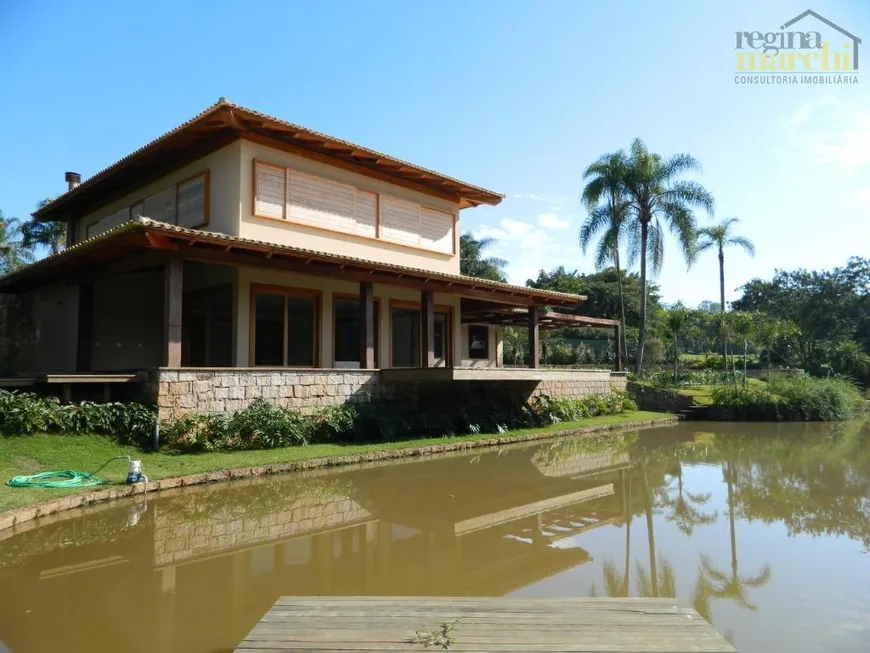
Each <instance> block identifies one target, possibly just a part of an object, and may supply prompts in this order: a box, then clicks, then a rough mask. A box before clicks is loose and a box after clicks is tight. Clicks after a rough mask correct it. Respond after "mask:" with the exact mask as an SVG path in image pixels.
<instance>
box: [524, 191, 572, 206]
mask: <svg viewBox="0 0 870 653" xmlns="http://www.w3.org/2000/svg"><path fill="white" fill-rule="evenodd" d="M513 197H514V199H518V200H531V201H532V202H541V203H543V204H550V205H552V206H562V205H563V204H565V202H567V201H568V198H567V197H565V196H564V195H548V194H546V193H515V194H514V195H513Z"/></svg>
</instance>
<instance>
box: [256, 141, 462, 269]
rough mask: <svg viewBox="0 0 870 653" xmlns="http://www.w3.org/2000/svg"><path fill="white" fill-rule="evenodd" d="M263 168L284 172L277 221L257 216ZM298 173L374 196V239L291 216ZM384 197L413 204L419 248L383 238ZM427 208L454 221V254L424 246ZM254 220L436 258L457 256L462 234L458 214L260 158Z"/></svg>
mask: <svg viewBox="0 0 870 653" xmlns="http://www.w3.org/2000/svg"><path fill="white" fill-rule="evenodd" d="M258 165H262V166H266V167H269V168H274V169H276V170H283V171H284V206H283V209H282V211H281V215H282V217H280V218H276V217H275V216H271V215H263V214H261V213H257V166H258ZM291 172H295V173H297V174H299V175H307V176H309V177H315V178H317V179H323V180H324V181H327V182H330V183H334V184H339V185H341V186H347V187H348V188H353V189H354V191H359V192H362V193H369V194H370V195H374V196H375V235H374V236H366V235H365V234H355V233H350V232H349V231H342V230H341V229H334V228H332V227H322V226H319V225H313V224H311V223H309V222H305V221H303V220H299V219H296V218H294V217H293V216H292V215H290V212H289V210H288V205H289V204H290V173H291ZM382 197H392V198H394V199H397V200H399V201H402V202H408V203H410V204H414V205H415V206H416V207H417V237H418V244H417V245H409V244H408V243H402V242H399V241H396V240H391V239H389V238H385V237H384V235H383V227H382V225H383V218H382V215H381V206H382V202H381V198H382ZM355 205H356V194H354V206H355ZM424 208H425V209H428V210H430V211H435V212H437V213H443V214H444V215H449V216H451V217H452V218H453V246H452V248H451V251H449V252H442V251H439V250H437V249H430V248H429V247H423V245H422V236H421V235H420V220H421V219H422V214H423V212H422V209H424ZM251 217H253V218H256V219H257V220H270V221H272V222H278V223H281V224H285V225H286V224H294V225H299V226H300V227H305V228H306V229H313V230H315V231H323V232H326V233H331V234H341V235H343V236H350V237H351V238H359V239H360V240H367V241H374V242H379V243H388V244H390V245H393V246H395V247H404V248H406V249H411V250H414V251H417V252H425V253H427V254H435V255H436V256H446V257H453V256H456V255H457V253H458V251H459V249H458V247H459V245H458V243H459V235H458V227H459V215H458V211H453V212H451V211H446V210H444V209H441V208H438V207H436V206H431V205H429V204H422V203H420V202H414V201H412V200H407V199H404V198H402V197H397V196H395V195H390V194H388V193H381V192H379V191H376V190H372V189H370V188H363V187H361V186H357V185H355V184H346V183H344V182H343V181H336V180H334V179H330V178H329V177H324V176H323V175H317V174H314V173H311V172H307V171H305V170H299V169H298V168H293V167H290V166H283V165H279V164H276V163H270V162H268V161H264V160H262V159H257V158H256V157H255V158H253V159H252V160H251Z"/></svg>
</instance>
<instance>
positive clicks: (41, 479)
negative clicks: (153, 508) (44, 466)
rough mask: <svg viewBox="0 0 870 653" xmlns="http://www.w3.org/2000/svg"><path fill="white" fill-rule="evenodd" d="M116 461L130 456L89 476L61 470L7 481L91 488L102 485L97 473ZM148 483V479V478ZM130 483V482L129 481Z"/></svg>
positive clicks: (13, 483) (31, 484)
mask: <svg viewBox="0 0 870 653" xmlns="http://www.w3.org/2000/svg"><path fill="white" fill-rule="evenodd" d="M114 460H127V461H129V460H130V456H114V457H112V458H109V459H108V460H107V461H106V462H104V463H103V464H102V465H100V466H99V467H98V468H97V469H96V470H94V471H93V472H91V473H90V474H88V473H87V472H77V471H75V470H73V469H59V470H54V471H50V472H42V473H41V474H34V475H33V476H16V477H15V478H12V479H9V480H8V481H6V485H8V486H9V487H49V488H73V487H90V486H92V485H102V484H103V481H102V480H101V479H99V478H97V473H98V472H100V471H102V470H103V468H104V467H106V466H107V465H108V464H109V463H110V462H112V461H114ZM146 481H147V477H146ZM128 482H129V481H128Z"/></svg>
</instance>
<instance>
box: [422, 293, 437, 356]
mask: <svg viewBox="0 0 870 653" xmlns="http://www.w3.org/2000/svg"><path fill="white" fill-rule="evenodd" d="M420 341H421V342H420V354H421V359H422V361H421V367H426V368H432V367H435V293H434V292H433V291H431V290H424V291H423V292H421V293H420Z"/></svg>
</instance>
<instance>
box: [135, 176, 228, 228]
mask: <svg viewBox="0 0 870 653" xmlns="http://www.w3.org/2000/svg"><path fill="white" fill-rule="evenodd" d="M202 176H205V182H204V183H203V188H202V192H203V193H204V194H205V197H203V204H202V219H203V221H202V222H200V223H199V224H197V225H193V226H189V225H183V226H182V225H180V224H178V187H179V186H181V184H186V183H187V182H189V181H193V180H194V179H196V178H197V177H202ZM142 201H143V202H144V201H145V200H144V199H143V200H142ZM138 203H139V202H134V203H133V204H131V205H130V216H131V217H132V215H133V207H134V206H136V204H138ZM210 219H211V170H210V169H209V168H206V169H205V170H203V171H202V172H198V173H196V174H195V175H190V177H185V178H184V179H182V180H181V181H179V182H178V183H177V184H175V225H176V226H177V227H181V228H182V229H199V228H200V227H207V226H208V223H209V221H210Z"/></svg>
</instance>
